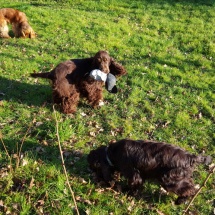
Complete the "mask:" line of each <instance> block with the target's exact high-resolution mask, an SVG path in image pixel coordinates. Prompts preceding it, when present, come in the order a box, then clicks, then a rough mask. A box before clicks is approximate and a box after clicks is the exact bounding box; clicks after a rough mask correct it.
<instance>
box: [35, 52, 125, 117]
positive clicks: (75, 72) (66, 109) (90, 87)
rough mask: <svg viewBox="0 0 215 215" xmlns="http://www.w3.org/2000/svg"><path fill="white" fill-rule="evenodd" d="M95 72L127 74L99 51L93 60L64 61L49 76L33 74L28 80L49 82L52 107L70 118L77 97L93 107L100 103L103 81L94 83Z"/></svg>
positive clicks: (75, 107)
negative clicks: (44, 79) (41, 79)
mask: <svg viewBox="0 0 215 215" xmlns="http://www.w3.org/2000/svg"><path fill="white" fill-rule="evenodd" d="M95 70H96V71H99V72H101V73H102V75H108V74H112V75H113V76H121V75H124V74H126V70H125V69H124V67H123V66H122V65H121V64H119V63H117V62H116V61H115V60H114V59H113V58H112V57H110V56H109V54H108V52H106V51H99V52H97V53H96V54H95V56H93V57H90V58H84V59H72V60H67V61H65V62H63V63H60V64H59V65H57V66H56V67H55V68H54V69H53V70H52V71H50V72H43V73H32V74H31V76H32V77H35V78H36V77H40V78H47V79H50V80H51V83H52V95H53V100H54V103H56V104H59V105H60V107H61V109H62V111H63V113H66V114H69V113H74V112H76V109H77V105H78V102H79V100H80V97H83V98H86V99H87V100H88V102H89V104H90V105H91V106H92V107H97V106H99V105H100V104H101V103H102V101H103V86H105V81H102V80H96V79H94V78H93V77H92V76H91V75H90V74H91V72H92V71H95ZM101 78H102V77H101Z"/></svg>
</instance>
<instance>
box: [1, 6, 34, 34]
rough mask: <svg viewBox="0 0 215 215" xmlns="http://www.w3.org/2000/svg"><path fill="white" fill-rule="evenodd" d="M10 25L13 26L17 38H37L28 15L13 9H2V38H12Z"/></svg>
mask: <svg viewBox="0 0 215 215" xmlns="http://www.w3.org/2000/svg"><path fill="white" fill-rule="evenodd" d="M8 24H11V25H12V30H13V33H14V35H15V37H22V38H35V37H36V34H35V32H34V30H33V29H32V27H31V26H30V25H29V23H28V20H27V17H26V15H25V14H24V13H23V12H21V11H19V10H15V9H13V8H2V9H0V38H10V36H9V34H8V33H9V28H8Z"/></svg>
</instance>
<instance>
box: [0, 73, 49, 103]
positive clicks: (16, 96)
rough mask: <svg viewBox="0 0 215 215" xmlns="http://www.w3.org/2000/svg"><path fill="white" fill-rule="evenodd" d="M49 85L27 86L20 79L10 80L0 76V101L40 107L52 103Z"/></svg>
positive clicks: (27, 84)
mask: <svg viewBox="0 0 215 215" xmlns="http://www.w3.org/2000/svg"><path fill="white" fill-rule="evenodd" d="M51 95H52V91H51V87H50V86H49V84H47V85H43V84H34V83H32V84H29V83H25V82H24V81H23V80H22V79H20V80H12V79H11V80H10V79H7V78H5V77H1V76H0V101H8V102H10V101H11V102H17V103H22V104H26V105H28V106H41V105H43V104H44V102H48V103H52V96H51Z"/></svg>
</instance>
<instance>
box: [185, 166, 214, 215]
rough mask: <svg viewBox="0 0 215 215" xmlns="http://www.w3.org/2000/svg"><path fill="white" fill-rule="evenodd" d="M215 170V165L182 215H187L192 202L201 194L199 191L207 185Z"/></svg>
mask: <svg viewBox="0 0 215 215" xmlns="http://www.w3.org/2000/svg"><path fill="white" fill-rule="evenodd" d="M214 172H215V165H214V166H213V167H212V168H211V170H210V171H209V174H208V176H207V178H206V179H205V181H204V182H203V184H202V186H201V187H200V188H199V189H198V191H197V192H196V194H195V195H194V196H193V198H192V199H191V200H190V203H189V204H188V205H187V207H186V209H185V211H184V213H183V214H182V215H185V214H186V213H187V211H188V210H189V208H190V206H191V204H192V203H193V201H194V199H195V198H196V197H197V196H198V195H199V193H200V192H201V190H202V189H203V187H206V183H207V181H208V180H209V178H210V177H211V175H212V174H213V173H214Z"/></svg>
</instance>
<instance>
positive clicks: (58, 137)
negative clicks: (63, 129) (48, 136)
mask: <svg viewBox="0 0 215 215" xmlns="http://www.w3.org/2000/svg"><path fill="white" fill-rule="evenodd" d="M53 110H54V116H55V122H56V135H57V140H58V147H59V150H60V157H61V161H62V166H63V171H64V174H65V176H66V182H67V185H68V187H69V190H70V193H71V195H72V198H73V202H74V205H75V210H76V212H77V215H79V211H78V206H77V203H76V200H75V195H74V192H73V190H72V188H71V186H70V183H69V177H68V174H67V171H66V166H65V163H64V159H63V152H62V148H61V143H60V136H59V130H58V127H59V126H58V120H57V116H56V111H55V108H54V105H53Z"/></svg>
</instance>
